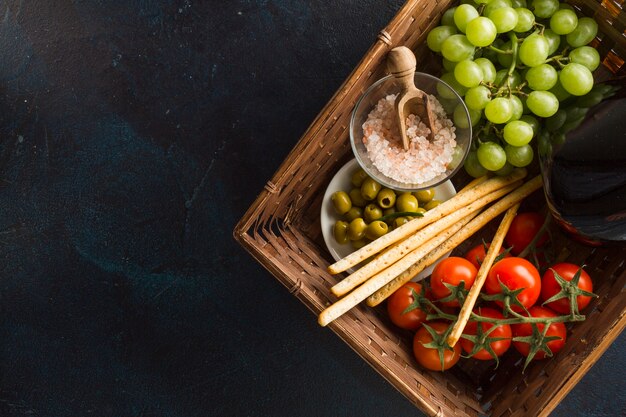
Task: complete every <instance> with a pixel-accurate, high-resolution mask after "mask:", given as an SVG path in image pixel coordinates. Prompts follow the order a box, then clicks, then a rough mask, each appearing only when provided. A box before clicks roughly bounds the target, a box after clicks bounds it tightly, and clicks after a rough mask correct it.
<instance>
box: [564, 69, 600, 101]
mask: <svg viewBox="0 0 626 417" xmlns="http://www.w3.org/2000/svg"><path fill="white" fill-rule="evenodd" d="M559 81H560V82H561V85H562V86H563V88H564V89H565V91H567V92H568V93H570V94H571V95H573V96H582V95H585V94H587V93H588V92H590V91H591V88H592V87H593V75H592V74H591V71H589V68H587V67H586V66H584V65H581V64H577V63H575V62H572V63H570V64H567V65H566V66H565V67H563V69H561V74H559Z"/></svg>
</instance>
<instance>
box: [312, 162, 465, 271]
mask: <svg viewBox="0 0 626 417" xmlns="http://www.w3.org/2000/svg"><path fill="white" fill-rule="evenodd" d="M357 169H359V163H358V162H357V161H356V159H352V160H350V161H349V162H348V163H347V164H345V165H344V166H343V167H341V169H340V170H339V171H337V173H336V174H335V176H334V177H333V179H332V180H331V181H330V183H329V184H328V188H326V193H324V200H323V201H322V209H321V214H320V223H321V227H322V234H323V235H324V242H325V243H326V247H327V248H328V251H329V252H330V254H331V255H332V257H333V259H335V260H336V261H338V260H340V259H342V258H344V257H346V256H347V255H349V254H350V253H352V252H354V249H353V248H352V246H351V245H350V244H349V243H348V244H345V245H340V244H339V243H337V241H336V240H335V238H334V236H333V225H334V224H335V222H336V221H337V220H340V216H339V215H338V214H337V213H336V212H335V209H334V208H333V204H332V202H331V201H330V196H331V195H332V194H333V193H334V192H335V191H345V192H348V191H350V189H352V188H353V187H352V184H351V183H350V180H351V177H352V173H353V172H354V171H356V170H357ZM455 194H456V190H455V189H454V186H453V185H452V183H451V182H450V181H449V180H448V181H446V182H444V183H442V184H439V185H438V186H436V187H435V197H434V198H435V199H436V200H441V201H445V200H448V199H449V198H451V197H453V196H454V195H455ZM448 256H450V253H447V254H445V255H444V256H442V259H443V258H447V257H448ZM435 264H436V263H435ZM435 264H433V265H431V266H430V267H428V268H426V269H425V270H424V271H422V272H421V273H420V274H419V275H418V276H417V277H415V280H420V279H422V278H425V277H427V276H429V275H430V274H431V273H432V270H433V268H434V266H435ZM348 272H354V271H353V270H349V271H348Z"/></svg>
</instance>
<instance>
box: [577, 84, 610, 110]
mask: <svg viewBox="0 0 626 417" xmlns="http://www.w3.org/2000/svg"><path fill="white" fill-rule="evenodd" d="M602 100H604V95H603V94H602V93H601V92H599V91H593V88H592V89H591V91H590V92H588V93H587V94H585V95H584V96H580V97H578V98H577V99H576V101H575V102H574V103H575V104H576V105H577V106H579V107H587V108H589V107H593V106H595V105H596V104H600V102H601V101H602Z"/></svg>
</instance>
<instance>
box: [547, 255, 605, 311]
mask: <svg viewBox="0 0 626 417" xmlns="http://www.w3.org/2000/svg"><path fill="white" fill-rule="evenodd" d="M579 269H580V267H579V266H577V265H574V264H568V263H560V264H556V265H554V266H552V267H551V268H549V269H548V270H547V271H546V272H545V274H543V278H542V279H541V299H542V300H543V301H546V300H548V299H550V298H551V297H552V296H554V295H555V294H557V293H559V292H560V291H561V286H560V285H559V283H558V282H557V280H556V278H554V272H553V270H554V271H556V273H557V274H559V276H561V278H563V279H564V280H565V281H568V282H569V281H571V280H572V278H574V275H575V274H576V272H578V270H579ZM578 288H580V289H581V290H584V291H588V292H593V283H592V282H591V277H590V276H589V274H587V272H585V270H582V271H581V272H580V279H579V280H578ZM576 301H578V310H579V311H580V310H582V309H584V308H585V307H587V305H588V304H589V302H590V301H591V297H590V296H587V295H579V296H578V297H576ZM546 305H547V306H548V307H550V308H551V309H552V310H554V311H558V312H559V313H562V314H569V313H570V312H571V309H570V302H569V298H567V297H565V298H561V299H558V300H556V301H552V302H551V303H548V304H546Z"/></svg>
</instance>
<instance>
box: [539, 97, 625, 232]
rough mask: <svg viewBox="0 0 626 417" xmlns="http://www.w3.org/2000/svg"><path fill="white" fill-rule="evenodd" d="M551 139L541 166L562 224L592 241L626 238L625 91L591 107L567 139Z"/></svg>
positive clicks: (552, 205) (549, 199) (551, 205)
mask: <svg viewBox="0 0 626 417" xmlns="http://www.w3.org/2000/svg"><path fill="white" fill-rule="evenodd" d="M621 90H624V89H623V88H622V89H621ZM576 111H577V109H574V110H573V111H572V110H570V114H571V113H575V112H576ZM583 111H584V110H583ZM544 140H546V139H545V138H544ZM547 140H550V143H548V144H545V143H544V144H543V145H544V146H543V148H542V143H541V140H540V144H539V146H540V149H539V154H540V165H541V172H542V175H543V181H544V192H545V196H546V199H547V202H548V206H549V208H550V210H551V212H552V214H553V216H554V218H555V219H556V220H557V222H558V223H559V224H560V225H561V226H562V227H563V228H564V229H565V230H566V231H568V232H569V233H571V234H572V236H573V237H575V238H577V239H578V240H580V241H583V242H585V243H588V244H602V243H606V242H619V241H624V240H626V97H624V93H623V91H620V92H619V93H618V94H617V95H615V96H613V97H611V98H609V99H606V100H604V101H603V102H601V103H600V104H598V105H596V106H594V107H592V108H591V109H589V110H588V111H587V113H586V116H584V120H583V122H582V123H581V124H580V125H579V126H578V127H577V128H575V129H574V130H571V131H569V132H568V133H567V134H566V135H565V137H564V138H563V134H561V135H560V136H559V135H558V134H556V135H555V134H552V135H550V139H547Z"/></svg>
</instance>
